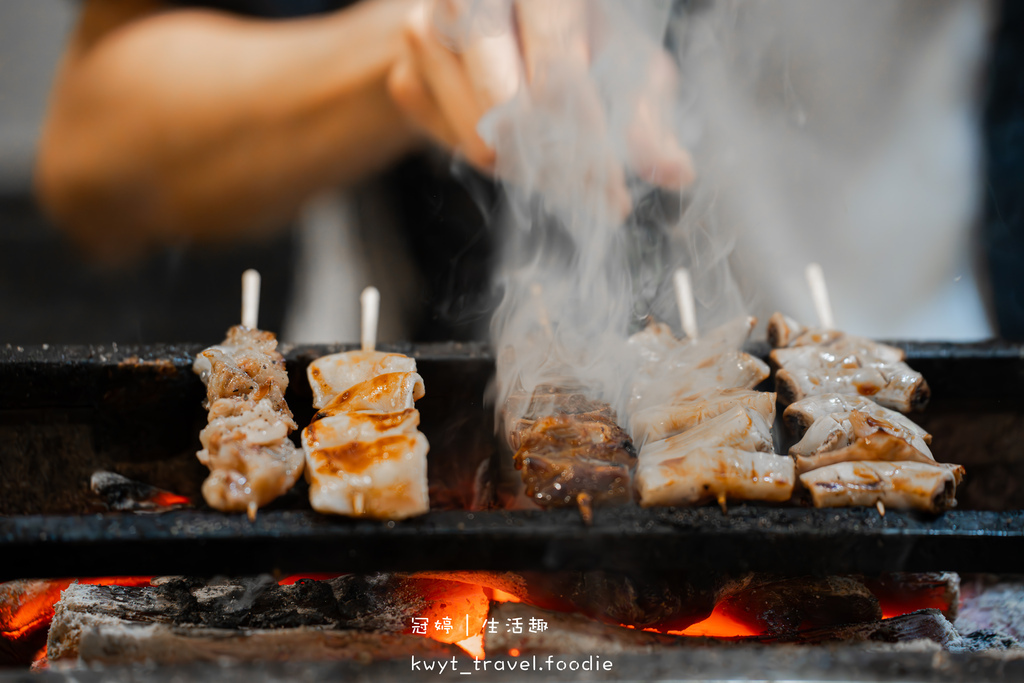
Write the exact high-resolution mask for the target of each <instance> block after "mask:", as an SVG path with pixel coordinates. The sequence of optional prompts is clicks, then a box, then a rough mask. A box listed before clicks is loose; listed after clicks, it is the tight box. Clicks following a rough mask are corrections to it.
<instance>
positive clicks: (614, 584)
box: [522, 571, 732, 631]
mask: <svg viewBox="0 0 1024 683" xmlns="http://www.w3.org/2000/svg"><path fill="white" fill-rule="evenodd" d="M522 577H523V579H524V580H525V581H526V585H527V592H526V595H524V596H523V598H522V600H523V602H526V603H528V604H531V605H534V606H536V607H541V608H543V609H552V610H558V611H561V612H579V613H580V614H584V615H586V616H588V617H590V618H592V619H597V620H598V621H601V622H604V623H606V624H615V625H625V626H633V627H635V628H657V629H659V630H663V631H668V630H682V629H685V628H686V627H687V626H691V625H692V624H695V623H697V622H699V621H703V620H704V619H706V618H707V617H708V615H710V614H711V610H712V609H714V607H715V603H716V602H717V600H718V596H719V595H720V594H722V592H723V591H727V590H729V586H731V585H732V584H731V582H730V581H729V580H728V579H727V578H725V577H721V576H716V577H712V576H691V575H689V574H686V573H684V572H637V573H634V574H631V575H629V576H626V575H623V574H618V573H613V572H602V571H590V572H522Z"/></svg>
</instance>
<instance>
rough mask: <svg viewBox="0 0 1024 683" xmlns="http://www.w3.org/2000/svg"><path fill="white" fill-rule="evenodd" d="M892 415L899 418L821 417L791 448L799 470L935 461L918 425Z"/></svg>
mask: <svg viewBox="0 0 1024 683" xmlns="http://www.w3.org/2000/svg"><path fill="white" fill-rule="evenodd" d="M876 407H877V406H876ZM880 410H885V409H884V408H880ZM889 412H890V413H892V415H893V416H895V419H891V420H887V419H885V417H882V416H880V415H873V414H870V413H867V412H863V411H860V410H851V411H850V412H848V413H831V414H829V415H823V416H822V417H820V418H818V420H817V421H816V422H815V423H814V424H813V425H811V428H810V429H808V430H807V433H806V434H804V438H803V439H801V440H800V441H799V442H798V443H796V444H794V445H793V447H792V448H790V449H789V454H790V455H792V456H795V457H796V459H797V471H799V472H801V473H802V472H808V471H810V470H812V469H815V468H816V467H823V466H824V465H830V464H832V463H836V462H844V461H847V460H890V461H896V460H913V461H916V462H934V461H935V458H934V457H933V456H932V452H931V451H930V450H929V449H928V445H927V444H926V443H925V442H924V439H922V438H921V437H920V435H918V434H917V433H916V432H915V431H914V430H913V429H912V427H917V425H915V424H914V423H912V422H910V421H909V420H907V418H906V417H904V416H903V415H900V414H899V413H896V412H893V411H889ZM905 423H908V424H905ZM908 425H909V426H908Z"/></svg>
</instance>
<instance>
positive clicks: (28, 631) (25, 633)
mask: <svg viewBox="0 0 1024 683" xmlns="http://www.w3.org/2000/svg"><path fill="white" fill-rule="evenodd" d="M150 578H151V577H148V576H109V577H99V578H91V579H79V580H78V581H79V582H80V583H87V584H94V585H101V586H113V585H116V586H148V585H149V583H150ZM73 581H74V579H48V580H23V581H10V582H7V583H4V584H0V640H2V641H4V643H5V644H6V645H7V646H8V647H7V648H6V649H7V651H8V652H9V653H10V655H9V657H13V659H10V661H7V660H6V659H4V660H0V665H3V664H22V665H24V664H29V663H31V662H33V661H37V662H38V661H39V660H40V657H42V658H43V659H45V656H46V645H45V643H46V632H47V630H48V629H49V628H50V622H51V621H53V612H54V605H55V604H56V603H57V601H58V600H60V595H61V593H62V592H63V591H64V589H66V588H67V587H68V586H70V585H71V583H72V582H73ZM40 647H41V648H42V649H39V648H40Z"/></svg>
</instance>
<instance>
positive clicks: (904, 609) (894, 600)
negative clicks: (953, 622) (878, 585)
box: [878, 591, 949, 619]
mask: <svg viewBox="0 0 1024 683" xmlns="http://www.w3.org/2000/svg"><path fill="white" fill-rule="evenodd" d="M878 603H879V604H880V605H881V606H882V618H883V619H891V618H892V617H899V616H902V615H904V614H910V613H911V612H916V611H918V610H920V609H929V608H934V609H937V610H939V611H940V612H946V611H947V610H948V609H949V603H948V602H947V601H946V599H945V596H944V595H943V594H942V593H941V591H937V592H936V594H934V595H907V596H904V597H902V598H900V597H898V596H890V597H886V598H884V599H883V598H879V600H878Z"/></svg>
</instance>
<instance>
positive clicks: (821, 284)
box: [805, 263, 836, 330]
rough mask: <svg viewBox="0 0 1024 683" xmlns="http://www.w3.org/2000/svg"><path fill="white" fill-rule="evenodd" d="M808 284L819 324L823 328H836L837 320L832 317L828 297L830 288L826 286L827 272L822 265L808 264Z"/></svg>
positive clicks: (806, 272)
mask: <svg viewBox="0 0 1024 683" xmlns="http://www.w3.org/2000/svg"><path fill="white" fill-rule="evenodd" d="M805 274H806V276H807V286H808V287H810V288H811V298H812V299H813V300H814V310H815V312H816V313H817V314H818V324H819V325H820V326H821V328H822V329H825V330H834V329H835V328H836V323H835V320H834V319H833V318H832V304H831V303H830V302H829V298H828V288H827V287H826V286H825V273H824V271H822V269H821V265H819V264H817V263H809V264H807V270H806V271H805Z"/></svg>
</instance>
